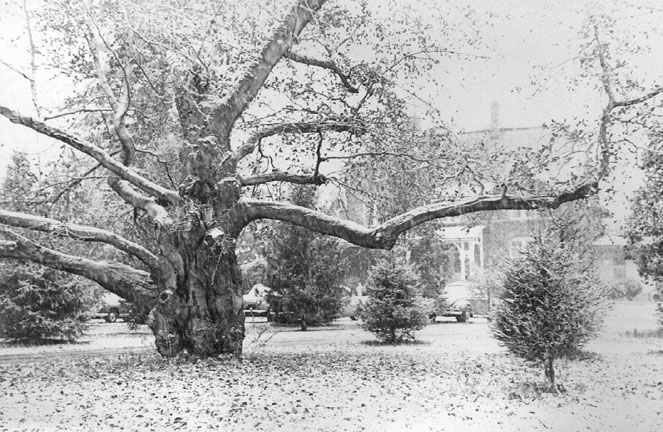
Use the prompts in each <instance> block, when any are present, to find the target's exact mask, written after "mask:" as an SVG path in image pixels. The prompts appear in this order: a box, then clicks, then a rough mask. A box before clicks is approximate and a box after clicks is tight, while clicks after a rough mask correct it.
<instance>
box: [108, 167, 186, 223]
mask: <svg viewBox="0 0 663 432" xmlns="http://www.w3.org/2000/svg"><path fill="white" fill-rule="evenodd" d="M108 184H109V186H110V187H111V189H113V191H114V192H115V193H116V194H118V195H119V196H120V198H122V199H123V200H124V201H126V202H127V203H129V204H131V205H132V206H134V207H136V208H139V209H141V210H143V211H145V212H146V213H147V215H148V216H149V217H150V219H152V221H153V222H154V224H155V225H157V226H158V227H159V228H168V227H170V226H172V223H173V220H172V218H171V217H170V214H168V212H167V211H166V209H165V208H164V207H163V206H162V205H160V204H159V203H157V201H156V200H155V199H154V198H152V197H146V196H144V195H142V194H140V193H138V192H136V191H135V190H134V189H133V188H132V187H131V185H130V184H129V183H128V182H126V181H123V180H120V179H119V178H117V177H113V178H111V179H109V181H108Z"/></svg>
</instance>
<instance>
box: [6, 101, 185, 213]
mask: <svg viewBox="0 0 663 432" xmlns="http://www.w3.org/2000/svg"><path fill="white" fill-rule="evenodd" d="M0 115H2V116H4V117H6V118H7V119H8V120H9V121H11V122H12V123H16V124H19V125H22V126H25V127H27V128H30V129H32V130H33V131H35V132H37V133H40V134H42V135H45V136H47V137H50V138H53V139H56V140H58V141H60V142H63V143H65V144H67V145H69V146H71V147H73V148H75V149H76V150H79V151H81V152H83V153H85V154H87V155H89V156H91V157H93V158H94V159H96V160H97V161H98V162H99V163H100V164H101V165H103V166H104V168H107V169H108V170H109V171H111V172H112V173H114V174H116V175H118V176H119V177H120V178H122V179H124V180H126V181H128V182H129V183H131V184H133V185H134V186H136V187H138V188H139V189H141V190H143V191H144V192H147V193H148V194H150V195H152V196H154V197H156V198H157V200H158V201H159V202H167V203H170V204H176V203H179V202H180V200H181V198H180V196H179V195H178V194H177V192H175V191H172V190H170V189H166V188H164V187H162V186H160V185H158V184H156V183H154V182H152V181H150V180H147V179H146V178H144V177H142V176H141V175H139V174H138V173H136V172H135V171H133V170H131V169H130V168H127V167H126V166H124V165H122V164H121V163H120V162H118V161H116V160H115V159H113V158H112V157H111V156H110V155H109V154H108V153H106V152H105V151H103V150H102V149H100V148H99V147H97V146H96V145H94V144H92V143H90V142H87V141H84V140H82V139H80V138H77V137H75V136H73V135H70V134H68V133H67V132H64V131H62V130H60V129H58V128H55V127H52V126H49V125H47V124H46V123H43V122H41V121H38V120H35V119H33V118H31V117H25V116H22V115H20V114H19V113H17V112H15V111H12V110H11V109H9V108H6V107H3V106H0Z"/></svg>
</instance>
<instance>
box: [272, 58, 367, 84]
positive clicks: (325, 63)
mask: <svg viewBox="0 0 663 432" xmlns="http://www.w3.org/2000/svg"><path fill="white" fill-rule="evenodd" d="M284 57H285V58H287V59H289V60H292V61H295V62H297V63H302V64H306V65H309V66H317V67H321V68H323V69H329V70H330V71H332V72H334V73H335V74H336V75H338V77H339V78H340V79H341V82H342V83H343V85H344V86H345V88H346V89H347V90H348V91H349V92H350V93H359V89H357V87H354V86H353V85H352V84H350V81H349V79H348V76H347V75H346V74H344V73H343V72H342V71H341V69H340V68H339V67H338V66H337V65H336V63H334V62H333V61H331V60H320V59H316V58H313V57H308V56H305V55H301V54H297V53H294V52H292V51H288V52H286V53H285V54H284Z"/></svg>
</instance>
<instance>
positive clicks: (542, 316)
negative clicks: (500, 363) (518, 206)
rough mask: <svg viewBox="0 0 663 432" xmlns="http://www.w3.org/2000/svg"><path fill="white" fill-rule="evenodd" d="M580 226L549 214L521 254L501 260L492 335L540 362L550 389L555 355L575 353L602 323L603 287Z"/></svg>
mask: <svg viewBox="0 0 663 432" xmlns="http://www.w3.org/2000/svg"><path fill="white" fill-rule="evenodd" d="M583 234H584V232H583V229H582V227H581V225H579V224H578V223H577V220H575V219H573V218H572V217H569V214H568V213H565V214H562V215H561V216H560V215H556V216H553V221H552V223H551V225H550V227H549V228H548V229H547V230H545V231H543V232H542V233H540V234H536V235H535V236H534V237H535V241H534V242H533V243H531V244H530V245H528V249H527V251H525V252H524V253H523V254H522V256H520V257H519V258H516V259H514V260H512V261H510V262H508V263H506V264H505V268H504V279H503V281H502V289H503V294H502V297H501V300H502V301H501V302H500V303H499V305H498V307H497V309H496V311H495V312H494V314H493V320H492V324H491V330H492V333H493V336H494V337H495V338H496V339H497V340H498V341H499V342H501V343H502V344H503V345H504V346H506V347H507V348H508V349H509V351H511V352H512V353H513V354H515V355H517V356H519V357H522V358H524V359H526V360H528V361H532V362H536V363H539V364H542V365H543V368H544V371H545V376H546V378H547V380H548V383H549V385H550V388H551V389H556V388H557V387H556V386H555V384H556V383H555V369H554V362H555V360H557V359H559V358H562V357H566V356H570V355H573V354H576V353H577V352H578V351H579V350H580V348H581V347H582V346H583V345H584V344H585V343H586V342H587V341H589V339H590V338H591V337H592V336H594V335H595V334H596V332H597V331H598V330H599V328H600V325H601V322H602V317H603V315H602V313H603V311H604V305H605V301H606V298H607V292H606V288H605V287H604V286H603V284H602V283H601V281H600V280H599V278H598V276H597V274H596V271H595V270H594V267H593V266H592V257H591V252H590V248H589V246H590V245H591V243H590V242H588V241H587V240H588V239H587V238H586V237H585V236H584V235H583Z"/></svg>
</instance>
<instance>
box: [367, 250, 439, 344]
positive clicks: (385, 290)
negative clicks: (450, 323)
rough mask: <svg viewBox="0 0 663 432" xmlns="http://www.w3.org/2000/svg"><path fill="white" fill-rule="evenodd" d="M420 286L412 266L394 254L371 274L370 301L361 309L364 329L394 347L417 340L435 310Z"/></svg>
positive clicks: (381, 262)
mask: <svg viewBox="0 0 663 432" xmlns="http://www.w3.org/2000/svg"><path fill="white" fill-rule="evenodd" d="M417 284H418V277H417V275H416V273H415V272H414V269H413V268H412V266H410V265H407V264H404V263H402V262H401V261H399V260H398V259H397V258H395V256H394V254H391V255H389V256H388V257H387V258H386V259H384V260H382V261H380V262H378V264H376V265H375V266H374V267H373V269H372V270H371V274H370V277H369V285H368V287H367V288H368V289H367V291H368V301H367V302H366V304H365V305H364V306H363V307H362V309H361V318H362V319H363V321H364V323H363V327H364V329H366V330H368V331H370V332H372V333H375V335H376V336H377V337H378V339H380V340H382V341H384V342H388V343H392V344H393V343H397V342H401V341H403V340H414V332H415V331H417V330H421V329H422V328H424V327H425V326H426V324H428V315H429V312H430V309H431V305H430V301H426V300H425V299H424V298H423V297H421V292H420V289H419V287H418V286H417Z"/></svg>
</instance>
